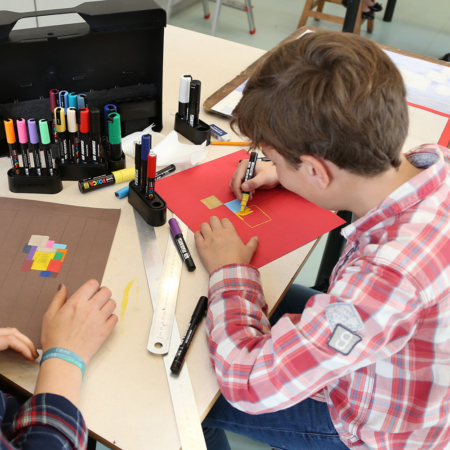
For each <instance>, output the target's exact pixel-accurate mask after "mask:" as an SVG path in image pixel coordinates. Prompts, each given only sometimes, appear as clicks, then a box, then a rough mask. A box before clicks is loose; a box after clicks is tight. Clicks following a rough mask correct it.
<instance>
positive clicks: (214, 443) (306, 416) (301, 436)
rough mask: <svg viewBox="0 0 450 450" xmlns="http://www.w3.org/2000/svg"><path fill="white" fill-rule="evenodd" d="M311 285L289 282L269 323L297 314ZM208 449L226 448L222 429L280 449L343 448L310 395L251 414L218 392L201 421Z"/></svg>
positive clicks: (323, 410)
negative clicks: (281, 407)
mask: <svg viewBox="0 0 450 450" xmlns="http://www.w3.org/2000/svg"><path fill="white" fill-rule="evenodd" d="M317 293H318V292H317V291H314V290H312V289H309V288H306V287H303V286H299V285H296V284H294V285H292V286H291V287H290V289H289V290H288V292H287V293H286V295H285V296H284V297H283V299H282V301H281V303H280V304H279V305H278V307H277V309H276V310H275V312H274V313H273V315H272V317H271V318H270V323H271V325H274V324H275V323H276V322H277V320H278V319H279V318H280V317H281V316H282V315H283V314H286V313H291V314H301V313H302V312H303V309H304V308H305V305H306V303H307V302H308V300H309V298H310V297H311V296H312V295H314V294H317ZM202 426H203V433H204V435H205V440H206V446H207V447H208V450H230V445H229V444H228V439H227V437H226V434H225V431H224V430H227V431H232V432H233V433H237V434H241V435H243V436H247V437H249V438H251V439H254V440H255V441H259V442H262V443H263V444H267V445H270V446H271V447H272V448H275V449H283V450H297V449H307V450H344V449H347V446H346V445H345V444H344V443H343V442H342V441H341V440H340V439H339V436H338V434H337V432H336V429H335V428H334V426H333V423H332V422H331V418H330V413H329V412H328V407H327V405H326V403H323V402H318V401H316V400H312V399H310V398H308V399H306V400H303V401H302V402H300V403H298V404H297V405H294V406H292V407H290V408H288V409H284V410H282V411H277V412H273V413H268V414H258V415H251V414H247V413H244V412H242V411H239V410H238V409H236V408H234V407H233V406H231V405H230V404H229V403H228V402H227V401H226V400H225V399H224V397H223V396H222V395H221V396H220V397H219V399H218V400H217V402H216V403H215V404H214V406H213V407H212V409H211V411H210V412H209V414H208V415H207V416H206V418H205V420H204V421H203V424H202Z"/></svg>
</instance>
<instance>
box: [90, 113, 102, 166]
mask: <svg viewBox="0 0 450 450" xmlns="http://www.w3.org/2000/svg"><path fill="white" fill-rule="evenodd" d="M90 113H91V114H90V116H91V154H92V162H93V163H94V164H101V163H102V134H101V126H100V110H99V109H98V108H92V109H91V110H90Z"/></svg>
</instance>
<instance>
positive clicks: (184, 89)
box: [178, 75, 192, 120]
mask: <svg viewBox="0 0 450 450" xmlns="http://www.w3.org/2000/svg"><path fill="white" fill-rule="evenodd" d="M191 80H192V77H191V76H190V75H181V77H180V93H179V97H178V115H179V116H180V119H181V120H189V113H188V111H189V89H190V85H191Z"/></svg>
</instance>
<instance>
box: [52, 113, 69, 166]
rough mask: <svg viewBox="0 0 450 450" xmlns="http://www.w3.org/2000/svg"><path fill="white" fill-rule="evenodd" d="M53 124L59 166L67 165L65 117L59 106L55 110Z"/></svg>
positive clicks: (67, 145)
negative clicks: (54, 126)
mask: <svg viewBox="0 0 450 450" xmlns="http://www.w3.org/2000/svg"><path fill="white" fill-rule="evenodd" d="M55 123H56V132H57V134H58V144H59V158H60V160H61V164H68V163H69V143H68V141H67V134H66V116H65V115H64V108H63V107H61V106H59V107H58V108H55Z"/></svg>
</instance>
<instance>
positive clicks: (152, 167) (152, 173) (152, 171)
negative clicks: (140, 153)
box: [147, 152, 156, 178]
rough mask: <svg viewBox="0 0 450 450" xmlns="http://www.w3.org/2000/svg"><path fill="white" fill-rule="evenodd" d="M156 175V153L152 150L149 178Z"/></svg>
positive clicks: (149, 162) (148, 166)
mask: <svg viewBox="0 0 450 450" xmlns="http://www.w3.org/2000/svg"><path fill="white" fill-rule="evenodd" d="M155 177H156V153H153V152H150V154H149V155H148V165H147V178H155Z"/></svg>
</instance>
